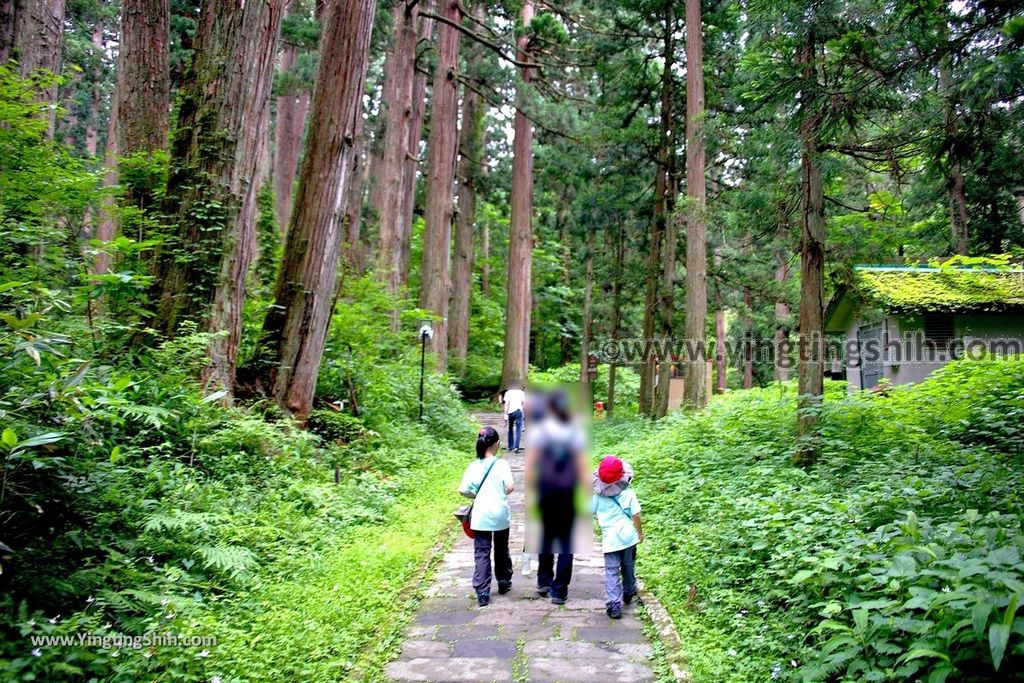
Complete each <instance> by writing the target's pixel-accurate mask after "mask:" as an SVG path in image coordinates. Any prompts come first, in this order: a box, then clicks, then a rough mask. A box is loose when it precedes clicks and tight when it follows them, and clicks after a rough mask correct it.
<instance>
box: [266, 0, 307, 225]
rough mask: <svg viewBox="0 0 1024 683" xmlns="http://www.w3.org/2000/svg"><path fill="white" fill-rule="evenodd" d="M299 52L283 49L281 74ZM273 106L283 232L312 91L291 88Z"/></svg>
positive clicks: (279, 221)
mask: <svg viewBox="0 0 1024 683" xmlns="http://www.w3.org/2000/svg"><path fill="white" fill-rule="evenodd" d="M298 7H300V4H299V3H298V2H294V3H293V5H292V9H291V11H295V10H296V8H298ZM297 52H298V49H297V48H296V47H295V46H294V45H286V46H285V47H284V48H282V50H281V66H280V70H281V72H282V73H287V72H289V71H291V70H292V69H294V68H295V61H296V58H297V56H298V55H297ZM274 109H275V112H276V118H275V121H274V173H273V175H274V213H275V214H276V215H277V226H278V228H279V229H280V230H281V232H282V233H284V232H285V230H287V228H288V221H289V220H290V219H291V214H292V195H293V194H294V191H295V174H296V173H297V172H298V168H299V157H300V156H302V133H303V131H304V129H305V127H306V116H307V115H308V114H309V91H308V90H306V89H305V88H301V89H300V88H297V87H294V86H293V87H290V88H288V90H287V91H285V92H284V93H282V94H281V95H279V96H278V97H277V101H276V102H275V106H274Z"/></svg>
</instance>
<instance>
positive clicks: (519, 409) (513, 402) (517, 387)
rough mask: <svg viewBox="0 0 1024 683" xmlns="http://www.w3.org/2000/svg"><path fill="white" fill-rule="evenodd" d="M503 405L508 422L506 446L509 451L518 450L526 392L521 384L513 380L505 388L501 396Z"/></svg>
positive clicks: (520, 448)
mask: <svg viewBox="0 0 1024 683" xmlns="http://www.w3.org/2000/svg"><path fill="white" fill-rule="evenodd" d="M502 402H503V403H504V407H505V420H506V422H508V442H507V443H506V447H507V448H508V450H509V451H515V452H516V453H518V452H520V451H521V450H523V449H522V447H521V444H520V441H521V440H522V438H523V408H524V406H525V404H526V392H525V391H523V387H522V385H521V384H520V383H519V382H517V381H513V382H511V383H510V384H509V387H508V389H506V390H505V395H504V397H503V398H502Z"/></svg>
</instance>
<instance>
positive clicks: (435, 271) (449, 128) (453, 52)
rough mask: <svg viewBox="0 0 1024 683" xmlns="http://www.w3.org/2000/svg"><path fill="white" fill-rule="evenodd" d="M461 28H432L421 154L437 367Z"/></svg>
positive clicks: (454, 17)
mask: <svg viewBox="0 0 1024 683" xmlns="http://www.w3.org/2000/svg"><path fill="white" fill-rule="evenodd" d="M440 11H441V12H442V13H443V14H442V16H444V17H445V18H447V19H448V20H450V21H452V22H454V23H455V24H456V25H458V23H459V22H460V21H461V20H462V10H461V3H460V2H459V0H441V6H440ZM461 38H462V33H461V32H460V31H459V30H458V29H457V28H455V27H453V26H449V25H448V24H445V23H441V24H440V25H439V26H438V28H437V67H436V69H435V70H434V80H433V85H432V88H431V90H432V92H431V108H430V151H429V154H428V156H427V210H426V221H425V224H424V231H423V263H422V265H421V268H420V273H421V276H420V308H423V309H426V310H428V311H430V312H431V313H433V314H434V315H435V316H437V322H435V323H434V336H433V337H432V338H431V340H430V341H429V342H428V343H427V346H428V347H430V349H431V351H433V352H434V353H435V354H437V369H438V370H439V371H440V372H444V371H445V370H446V369H447V367H448V300H449V298H450V297H451V254H452V221H453V220H454V218H455V158H456V152H457V150H458V128H459V125H458V121H459V81H458V73H457V71H458V67H459V42H460V41H461Z"/></svg>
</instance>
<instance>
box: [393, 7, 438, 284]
mask: <svg viewBox="0 0 1024 683" xmlns="http://www.w3.org/2000/svg"><path fill="white" fill-rule="evenodd" d="M420 4H422V5H423V9H422V13H423V14H425V13H427V12H429V11H431V10H432V9H433V6H434V5H433V0H420ZM418 35H419V37H420V39H421V40H424V41H430V40H431V38H432V36H433V35H434V19H433V18H432V17H427V16H420V18H419V29H418ZM426 111H427V74H426V71H425V70H424V68H423V66H422V65H420V64H419V63H418V62H417V63H416V69H415V70H414V73H413V83H412V114H411V116H410V117H409V137H408V138H407V143H408V146H407V148H406V150H405V175H404V176H403V178H402V197H403V199H402V205H401V206H402V216H401V217H400V218H399V221H398V235H397V239H398V286H399V289H405V287H406V286H407V285H408V284H409V255H410V250H411V247H412V220H413V213H414V212H415V209H416V176H417V175H418V174H419V172H420V143H421V142H422V140H423V120H424V118H425V117H426Z"/></svg>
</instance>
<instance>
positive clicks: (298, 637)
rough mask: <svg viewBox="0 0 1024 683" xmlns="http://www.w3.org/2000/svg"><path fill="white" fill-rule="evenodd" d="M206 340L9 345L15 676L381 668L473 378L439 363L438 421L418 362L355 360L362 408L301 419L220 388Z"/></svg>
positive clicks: (445, 502) (457, 454)
mask: <svg viewBox="0 0 1024 683" xmlns="http://www.w3.org/2000/svg"><path fill="white" fill-rule="evenodd" d="M207 343H208V340H207V338H206V337H205V335H193V336H192V337H182V338H180V339H178V340H175V341H174V342H169V343H167V344H165V345H164V346H163V347H161V348H160V349H157V350H155V351H153V352H152V353H151V354H150V356H148V363H147V364H146V365H145V367H144V369H143V368H142V367H136V368H125V367H117V366H113V365H100V364H92V363H83V362H81V361H78V360H75V359H74V358H73V357H69V356H59V355H57V354H52V353H49V354H43V355H41V358H40V361H41V362H40V365H39V366H36V365H35V363H34V362H33V359H32V358H30V357H29V356H28V355H27V354H24V353H22V354H20V355H18V354H14V353H11V354H10V355H8V356H6V357H7V358H8V359H10V361H11V362H10V364H9V365H8V366H6V368H4V370H3V371H2V372H3V378H4V379H5V380H7V382H8V384H7V385H6V386H7V387H8V389H7V392H6V393H5V394H4V395H3V396H2V397H0V415H2V416H3V417H5V422H4V429H3V430H2V431H3V437H2V453H3V455H4V478H3V484H4V489H3V490H4V497H3V498H0V502H2V503H3V504H2V506H0V512H2V514H3V517H2V518H3V519H4V527H3V534H4V535H3V539H2V540H3V541H4V543H5V544H6V545H8V546H10V547H11V548H12V549H13V550H14V552H13V553H11V554H8V555H6V556H5V557H4V561H3V574H2V577H0V580H2V581H3V593H2V596H0V643H2V644H0V680H5V681H6V680H45V681H62V680H68V681H79V680H104V681H139V680H160V681H222V682H223V683H227V682H228V681H265V680H307V681H334V680H349V679H352V678H354V677H357V676H358V677H362V678H368V679H373V678H374V677H376V676H378V675H379V670H380V668H381V666H382V665H383V663H384V661H386V658H387V656H388V654H389V653H390V651H391V650H392V649H393V647H394V644H395V642H396V640H397V638H398V636H399V633H400V630H401V628H402V626H403V624H404V623H405V620H406V619H407V618H408V615H409V613H410V611H411V610H412V608H413V599H414V597H413V596H412V595H411V594H407V592H406V590H405V589H407V588H408V586H409V585H410V583H411V581H412V580H413V579H414V578H415V576H416V575H417V573H418V572H419V571H420V570H421V568H422V567H423V566H424V562H425V561H426V560H427V559H428V556H429V552H428V551H429V550H430V549H431V548H432V547H433V546H434V545H435V544H436V543H437V540H438V538H439V537H440V536H441V535H442V534H441V532H442V530H443V529H444V525H445V524H446V523H447V522H448V521H449V520H450V518H449V514H450V507H451V505H452V503H453V497H452V495H447V494H449V493H450V492H452V491H453V490H454V488H455V486H456V484H457V482H458V476H459V473H460V471H461V468H462V467H463V466H464V464H465V460H466V457H468V456H467V453H470V452H471V448H470V446H469V444H472V439H473V433H474V432H473V428H472V426H471V423H470V421H469V419H468V416H467V415H466V413H465V411H464V409H463V408H462V406H461V404H460V402H459V399H458V396H457V394H456V393H455V392H454V391H452V389H451V387H450V386H449V385H448V383H447V382H446V380H445V378H444V377H443V376H439V375H431V376H430V377H429V378H428V380H429V381H428V384H427V387H426V389H427V399H428V409H427V412H426V414H425V421H424V423H423V424H419V423H417V421H416V420H415V417H414V416H415V413H416V409H417V408H416V402H415V399H414V397H415V396H416V395H417V392H418V381H417V380H418V377H416V376H415V373H414V372H413V371H412V370H411V369H409V366H410V364H408V363H405V362H401V363H394V362H392V363H390V364H388V363H384V362H380V361H374V363H369V362H359V363H358V364H356V363H353V364H352V367H351V370H350V372H349V376H351V377H355V378H357V380H358V381H359V386H360V387H362V393H361V394H360V396H359V398H360V404H361V407H362V412H361V414H360V416H355V415H352V414H350V413H340V412H336V411H335V410H333V409H329V408H323V409H320V410H317V411H315V412H314V414H313V416H312V419H311V420H310V422H309V430H308V431H307V430H302V429H299V428H297V427H296V426H295V425H294V424H293V423H292V422H291V421H290V420H288V419H285V418H283V417H282V416H281V415H280V414H279V413H278V412H277V410H276V409H275V408H272V407H268V406H267V405H266V404H264V403H257V404H253V405H250V406H248V407H244V408H224V407H221V406H220V405H219V403H218V401H217V400H216V398H217V395H213V396H212V398H211V397H206V398H204V397H203V395H202V393H201V392H200V391H199V388H198V387H197V386H196V384H195V379H194V378H195V377H196V376H198V372H196V365H197V364H201V363H203V362H204V357H205V348H206V345H207ZM21 356H24V359H22V358H21ZM357 373H365V375H359V374H357ZM378 374H379V376H380V377H381V379H380V381H367V380H366V379H364V376H366V377H371V378H372V377H376V376H377V375H378ZM330 380H331V376H330V375H328V382H329V381H330ZM324 390H325V391H327V392H330V394H334V395H338V394H339V393H341V392H340V391H338V390H337V389H336V388H335V387H332V386H331V385H330V384H329V383H328V384H326V385H325V387H324ZM330 394H328V395H330ZM342 395H344V394H342ZM336 472H337V473H338V474H339V475H340V477H339V479H340V481H338V482H336V480H335V477H336ZM39 636H57V637H64V638H66V639H67V640H65V641H64V642H63V643H58V642H52V641H51V642H49V643H43V642H41V641H38V640H36V641H35V642H33V638H34V637H36V638H38V637H39ZM171 636H173V637H175V638H178V639H179V642H178V643H177V644H172V643H169V642H168V639H169V638H170V637H171ZM181 637H187V638H193V637H196V638H200V639H202V638H205V639H207V640H205V641H201V642H197V643H194V644H190V645H188V646H181V642H180V641H181ZM158 639H163V640H162V642H158ZM214 640H215V642H214Z"/></svg>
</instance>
